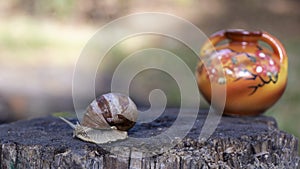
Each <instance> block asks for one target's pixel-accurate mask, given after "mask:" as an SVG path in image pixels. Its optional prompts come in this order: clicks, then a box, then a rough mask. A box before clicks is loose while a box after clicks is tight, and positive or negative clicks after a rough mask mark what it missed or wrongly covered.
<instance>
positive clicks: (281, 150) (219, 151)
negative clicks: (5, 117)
mask: <svg viewBox="0 0 300 169" xmlns="http://www.w3.org/2000/svg"><path fill="white" fill-rule="evenodd" d="M176 117H177V113H176V110H175V109H169V110H168V111H167V112H165V113H164V114H163V115H162V116H161V117H160V118H158V119H157V120H155V121H154V122H151V123H148V124H136V125H135V127H134V128H133V129H131V130H130V132H129V139H127V140H125V141H119V142H115V143H110V144H105V145H96V144H92V143H87V142H83V141H81V140H79V139H76V138H72V129H71V128H70V127H69V126H68V125H67V124H65V123H64V122H63V121H61V120H60V119H58V118H55V117H43V118H37V119H32V120H24V121H19V122H15V123H11V124H5V125H0V155H1V158H0V167H1V168H4V169H5V168H103V169H107V168H170V169H173V168H175V169H176V168H249V169H251V168H297V166H298V141H297V139H296V138H295V137H294V136H293V135H290V134H288V133H285V132H283V131H280V130H278V128H277V126H276V121H275V120H274V119H273V118H271V117H266V116H258V117H243V118H235V117H226V116H225V117H222V119H221V122H220V124H219V125H218V128H217V129H216V131H215V132H214V133H213V134H212V135H211V137H210V138H209V139H208V140H206V141H205V140H204V141H201V140H199V139H198V137H199V134H200V131H201V126H202V125H203V123H204V120H205V118H206V113H205V112H201V113H199V115H198V117H197V121H196V122H195V124H194V126H193V128H192V129H191V130H189V134H188V135H187V136H186V137H184V139H183V140H178V138H176V136H171V135H168V136H166V137H164V136H162V137H159V139H154V140H148V141H145V142H143V141H141V142H138V143H137V142H134V139H132V138H141V137H144V138H148V137H150V136H155V135H158V134H160V133H164V132H165V130H166V129H167V128H168V127H170V126H171V125H172V124H173V123H174V120H175V119H176ZM72 121H73V122H74V123H75V121H76V120H75V119H73V120H72ZM177 128H178V131H179V132H180V131H181V130H182V129H184V128H185V125H184V124H182V126H177ZM161 135H163V134H161ZM175 143H176V144H175ZM173 144H174V145H175V146H170V145H173ZM158 145H159V146H158ZM168 145H169V146H168ZM151 146H152V147H151ZM160 146H161V147H160Z"/></svg>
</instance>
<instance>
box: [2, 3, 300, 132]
mask: <svg viewBox="0 0 300 169" xmlns="http://www.w3.org/2000/svg"><path fill="white" fill-rule="evenodd" d="M299 6H300V1H297V0H285V1H283V0H265V1H260V0H252V1H250V0H245V1H230V0H223V1H220V0H197V1H196V0H186V1H184V0H153V1H144V0H128V1H121V0H119V1H118V0H100V1H99V0H89V1H84V0H77V1H71V0H26V1H22V0H11V1H1V2H0V123H1V122H9V121H12V120H17V119H22V118H27V117H36V116H41V115H45V114H49V113H52V112H61V111H70V112H72V111H73V103H72V92H71V88H72V74H73V70H74V67H75V64H76V59H77V58H78V56H79V55H80V52H81V50H82V49H83V47H84V45H85V44H86V43H87V42H88V40H89V38H91V37H92V36H93V35H94V34H95V33H96V31H97V30H98V29H99V28H100V27H101V26H103V25H105V24H106V23H108V22H110V21H113V20H114V19H117V18H119V17H121V16H125V15H128V14H132V13H135V12H165V13H170V14H174V15H176V16H179V17H182V18H185V19H187V20H188V21H190V22H192V23H193V24H195V25H196V26H197V27H198V28H199V29H201V30H202V31H203V32H204V33H205V34H206V35H210V34H212V33H214V32H216V31H218V30H221V29H229V28H243V29H248V30H265V31H267V32H269V33H271V34H273V35H274V36H276V37H277V38H278V39H280V40H281V41H282V43H283V44H284V46H285V47H286V50H287V53H288V56H289V82H288V87H287V89H286V92H285V94H284V95H283V97H282V98H281V99H280V100H279V101H278V102H277V104H276V105H275V106H273V107H272V108H271V109H269V110H268V112H267V113H266V114H267V115H269V116H273V117H275V118H276V119H277V121H278V124H279V127H280V128H281V129H283V130H285V131H288V132H290V133H292V134H294V135H296V136H297V137H299V136H300V123H299V120H300V106H299V103H300V89H299V87H298V85H299V84H300V79H299V78H298V76H299V75H298V73H300V59H299V55H300V10H299V9H298V7H299ZM174 29H176V28H174ZM143 38H146V39H143V40H141V39H138V38H136V39H129V40H128V41H126V42H124V43H122V44H119V45H118V46H117V47H115V48H113V49H112V50H111V51H110V52H109V53H108V56H107V58H110V57H116V58H115V59H110V60H109V59H108V61H107V63H105V65H107V66H106V67H103V68H101V71H99V72H100V74H99V81H98V82H99V84H98V86H99V88H98V89H97V90H96V91H97V92H98V93H103V92H106V91H108V89H109V88H108V84H109V78H110V76H111V74H112V72H113V68H114V66H115V63H112V60H118V59H120V58H123V57H126V55H128V54H129V53H131V52H132V51H135V50H138V49H141V48H143V47H144V48H145V47H147V45H149V44H146V43H145V42H151V43H153V44H156V45H158V46H159V45H164V44H171V47H170V46H169V47H170V50H171V51H173V52H174V53H176V52H177V53H179V55H184V56H185V58H183V59H184V60H185V61H186V62H187V64H188V65H189V66H190V67H191V69H192V68H193V67H194V66H195V65H196V62H197V60H196V59H195V57H193V56H189V55H190V54H189V53H188V52H187V53H185V49H181V48H179V49H178V46H177V45H178V44H176V43H169V42H168V40H167V39H160V38H157V37H143ZM143 42H144V43H143ZM143 45H144V46H143ZM150 46H151V45H150ZM154 46H155V45H154ZM152 47H153V46H152ZM180 52H181V54H180ZM118 57H119V58H118ZM151 77H152V78H153V77H155V78H153V79H151ZM149 79H150V80H149ZM169 82H172V83H169ZM141 86H143V87H141ZM159 87H160V88H162V89H163V90H164V91H166V92H167V93H169V94H168V95H167V96H168V98H169V103H168V104H169V105H170V106H175V105H176V104H177V103H178V101H179V99H180V98H179V96H178V95H179V93H178V87H177V86H176V84H174V81H173V79H172V78H171V77H169V76H168V75H166V74H161V73H159V72H156V71H148V72H145V73H144V74H141V75H139V76H138V77H137V78H136V79H134V82H133V87H132V90H136V91H137V93H140V95H139V96H134V99H135V100H136V101H137V102H138V104H139V105H141V106H143V105H147V104H148V101H147V99H148V96H147V93H148V92H149V91H150V89H153V88H159ZM201 103H203V102H201ZM205 107H207V104H202V108H205Z"/></svg>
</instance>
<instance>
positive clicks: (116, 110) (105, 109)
mask: <svg viewBox="0 0 300 169" xmlns="http://www.w3.org/2000/svg"><path fill="white" fill-rule="evenodd" d="M137 117H138V111H137V108H136V105H135V104H134V103H133V101H132V100H131V99H130V98H129V97H128V96H126V95H123V94H120V93H108V94H104V95H102V96H99V97H97V98H96V99H95V100H94V101H93V102H92V103H91V104H90V105H89V106H88V108H87V110H86V113H85V114H84V116H83V120H82V122H81V125H82V126H86V127H90V128H94V129H108V128H111V127H113V126H115V127H116V128H117V129H118V130H122V131H127V130H129V129H130V128H132V127H133V126H134V124H135V122H136V120H137Z"/></svg>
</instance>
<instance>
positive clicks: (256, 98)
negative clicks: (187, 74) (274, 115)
mask: <svg viewBox="0 0 300 169" xmlns="http://www.w3.org/2000/svg"><path fill="white" fill-rule="evenodd" d="M226 40H227V41H226ZM259 42H264V43H265V44H267V45H269V47H270V49H269V48H267V47H264V46H266V45H264V46H262V45H261V43H259ZM200 59H201V61H200V62H199V63H198V65H197V70H196V77H197V82H198V86H199V89H200V91H201V93H202V94H203V96H204V98H205V99H206V100H207V101H208V102H210V103H211V97H212V92H211V91H212V90H211V89H212V88H214V90H215V91H218V90H221V88H223V89H224V85H225V89H226V90H225V91H226V100H225V109H224V114H227V115H235V116H244V115H258V114H261V113H263V112H264V111H266V110H267V109H268V108H269V107H271V106H272V105H273V104H274V103H275V102H276V101H277V100H278V99H279V98H280V97H281V95H282V94H283V92H284V90H285V88H286V84H287V74H288V59H287V55H286V52H285V49H284V47H283V45H282V44H281V43H280V42H279V40H278V39H277V38H275V37H274V36H272V35H270V34H269V33H267V32H260V31H255V32H249V31H246V30H240V29H232V30H222V31H219V32H217V33H215V34H213V35H212V36H211V37H210V38H209V40H208V41H207V42H205V44H204V45H203V47H202V49H201V53H200ZM218 67H219V68H220V67H221V69H218ZM216 100H217V99H216ZM222 105H224V100H219V101H218V100H217V101H216V102H215V103H213V106H214V107H222Z"/></svg>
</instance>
